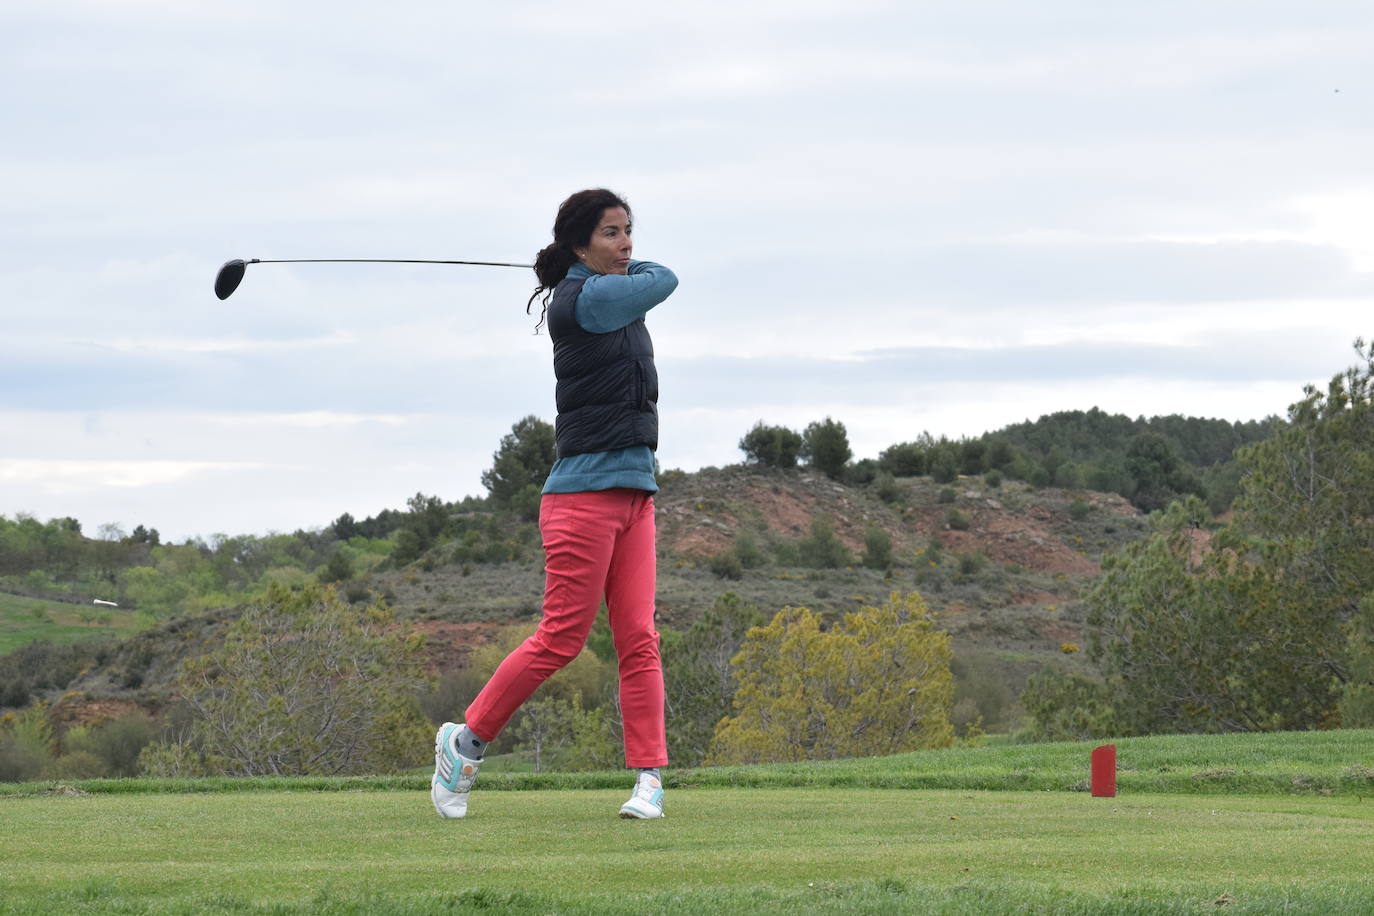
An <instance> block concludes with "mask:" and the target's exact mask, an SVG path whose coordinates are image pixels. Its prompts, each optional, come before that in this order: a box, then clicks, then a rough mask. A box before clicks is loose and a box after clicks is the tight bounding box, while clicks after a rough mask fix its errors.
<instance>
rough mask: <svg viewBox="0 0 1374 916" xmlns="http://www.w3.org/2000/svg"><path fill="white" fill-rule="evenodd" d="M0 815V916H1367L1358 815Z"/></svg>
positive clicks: (395, 800)
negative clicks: (64, 915)
mask: <svg viewBox="0 0 1374 916" xmlns="http://www.w3.org/2000/svg"><path fill="white" fill-rule="evenodd" d="M624 796H625V793H624V792H623V791H610V790H602V789H595V790H593V789H586V790H569V791H536V792H529V791H500V792H488V793H485V794H483V793H482V792H481V790H480V787H479V789H478V790H477V792H475V793H474V795H473V809H472V813H471V814H470V815H469V817H468V818H467V819H466V820H461V821H441V820H439V819H438V818H437V817H435V815H434V813H433V810H432V809H431V808H430V804H429V799H428V797H427V795H426V794H425V793H423V792H393V791H364V792H230V793H207V794H190V795H185V794H183V795H170V794H146V795H91V796H78V797H55V796H50V797H43V796H28V797H8V798H0V850H2V852H0V912H6V913H9V912H14V913H30V912H32V913H39V912H42V913H50V912H80V911H86V912H102V913H104V912H207V911H224V912H249V913H252V912H273V913H289V912H311V913H338V912H357V913H387V912H417V913H418V912H477V911H487V912H492V911H499V912H529V913H655V912H661V913H684V914H686V913H690V914H693V916H704V914H708V913H715V912H745V911H747V912H751V913H784V912H785V913H798V912H873V913H903V912H960V913H964V912H967V913H975V912H990V911H991V912H1010V911H1024V910H1026V909H1037V908H1038V909H1041V910H1042V911H1046V912H1130V913H1135V912H1140V913H1146V912H1216V911H1218V909H1219V908H1220V907H1225V908H1226V910H1225V911H1226V912H1276V911H1284V912H1311V913H1332V912H1349V913H1358V912H1374V799H1370V800H1363V799H1361V798H1358V797H1336V798H1321V797H1283V796H1198V795H1191V796H1181V795H1149V796H1136V797H1129V796H1127V797H1118V798H1115V799H1097V798H1091V797H1089V796H1087V795H1085V794H1082V793H1065V792H1055V793H1049V792H967V791H911V790H891V789H839V788H791V789H782V788H779V789H684V790H677V791H673V792H672V793H671V794H670V795H669V798H668V801H669V817H668V818H667V819H665V820H663V821H643V822H641V821H621V820H619V819H617V818H616V817H615V812H616V810H617V809H618V807H619V805H620V803H621V802H622V801H623V800H624Z"/></svg>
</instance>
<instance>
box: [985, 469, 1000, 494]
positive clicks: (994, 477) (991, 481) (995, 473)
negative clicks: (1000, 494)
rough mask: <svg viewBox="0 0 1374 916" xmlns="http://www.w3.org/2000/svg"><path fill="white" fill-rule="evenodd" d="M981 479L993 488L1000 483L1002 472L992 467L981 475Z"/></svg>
mask: <svg viewBox="0 0 1374 916" xmlns="http://www.w3.org/2000/svg"><path fill="white" fill-rule="evenodd" d="M983 481H984V482H985V483H986V484H987V485H988V486H990V487H992V488H993V489H994V490H996V489H997V488H998V487H1000V486H1001V485H1002V472H1001V471H999V470H997V469H996V468H993V469H992V470H991V471H988V472H987V473H986V474H984V475H983Z"/></svg>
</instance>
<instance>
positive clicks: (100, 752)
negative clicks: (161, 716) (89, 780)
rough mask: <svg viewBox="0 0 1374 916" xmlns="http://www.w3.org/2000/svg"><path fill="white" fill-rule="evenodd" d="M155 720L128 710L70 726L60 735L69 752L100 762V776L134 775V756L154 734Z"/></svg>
mask: <svg viewBox="0 0 1374 916" xmlns="http://www.w3.org/2000/svg"><path fill="white" fill-rule="evenodd" d="M157 731H158V727H157V723H156V722H154V721H153V720H152V718H150V717H149V716H148V715H147V714H146V713H143V712H132V713H129V714H128V715H125V716H121V717H119V718H117V719H107V720H106V721H104V722H100V723H98V724H96V725H91V726H87V727H86V728H82V729H72V730H71V731H69V732H68V733H67V734H66V735H65V736H64V738H63V742H62V744H63V747H65V748H66V750H67V752H68V753H69V754H70V753H86V754H89V755H91V756H92V757H94V758H95V759H96V760H98V761H99V762H100V766H101V773H99V774H97V775H104V776H135V775H137V774H138V756H139V754H140V753H142V751H143V748H144V747H145V746H146V745H147V744H149V743H150V742H151V741H152V740H153V738H154V737H155V736H156V735H157Z"/></svg>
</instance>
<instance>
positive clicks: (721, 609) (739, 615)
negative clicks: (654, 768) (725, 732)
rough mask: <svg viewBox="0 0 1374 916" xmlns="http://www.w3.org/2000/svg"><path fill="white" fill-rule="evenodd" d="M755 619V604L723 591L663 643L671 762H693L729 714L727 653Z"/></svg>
mask: <svg viewBox="0 0 1374 916" xmlns="http://www.w3.org/2000/svg"><path fill="white" fill-rule="evenodd" d="M760 623H762V618H761V617H760V615H759V610H758V608H757V607H755V606H754V605H752V604H749V603H747V602H745V601H744V600H743V599H742V598H740V596H739V595H737V594H735V593H734V592H726V593H724V594H723V595H721V596H720V597H719V598H717V599H716V601H715V603H714V604H713V605H712V606H711V607H710V608H709V609H708V610H707V611H706V613H704V614H702V615H701V616H700V617H698V618H697V620H696V622H695V623H693V624H692V626H691V628H690V629H689V630H687V632H686V633H685V634H683V635H682V638H681V639H680V640H677V641H676V642H672V643H665V645H664V650H663V667H664V672H663V674H664V678H663V679H664V684H665V687H666V690H667V707H668V759H670V760H673V761H676V764H675V765H677V766H697V765H698V764H700V763H701V761H702V760H703V759H704V758H705V756H706V752H707V750H708V749H709V748H710V744H711V736H712V735H713V734H714V733H715V729H716V723H718V722H719V721H720V720H721V719H723V718H725V717H726V716H728V715H729V714H730V701H731V699H732V698H733V697H734V695H735V682H734V679H733V678H732V677H731V674H730V672H731V668H730V659H732V658H734V657H735V654H736V653H737V652H739V649H740V645H741V643H743V642H744V634H745V633H747V632H748V631H749V630H750V629H752V628H753V627H756V626H758V625H759V624H760Z"/></svg>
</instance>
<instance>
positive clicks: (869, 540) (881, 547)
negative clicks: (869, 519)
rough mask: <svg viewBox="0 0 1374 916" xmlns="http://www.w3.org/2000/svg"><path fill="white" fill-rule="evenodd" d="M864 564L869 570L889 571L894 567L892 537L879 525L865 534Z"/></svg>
mask: <svg viewBox="0 0 1374 916" xmlns="http://www.w3.org/2000/svg"><path fill="white" fill-rule="evenodd" d="M863 563H864V565H865V566H867V567H868V568H869V569H887V568H888V567H889V566H891V565H892V537H891V535H889V534H888V533H887V532H886V531H884V530H883V529H881V528H879V527H878V526H877V525H870V526H868V530H867V531H865V532H864V556H863Z"/></svg>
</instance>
